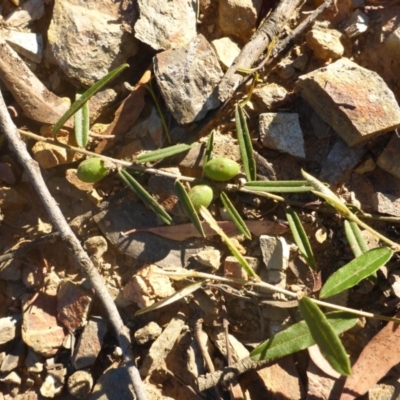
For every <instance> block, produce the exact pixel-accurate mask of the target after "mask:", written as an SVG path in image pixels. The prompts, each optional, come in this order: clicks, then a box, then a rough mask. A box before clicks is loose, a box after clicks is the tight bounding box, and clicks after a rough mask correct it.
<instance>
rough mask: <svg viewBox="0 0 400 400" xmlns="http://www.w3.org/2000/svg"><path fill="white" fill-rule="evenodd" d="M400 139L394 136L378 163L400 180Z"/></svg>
mask: <svg viewBox="0 0 400 400" xmlns="http://www.w3.org/2000/svg"><path fill="white" fill-rule="evenodd" d="M399 154H400V139H399V138H398V137H397V135H393V136H392V138H391V139H390V140H389V143H388V144H387V145H386V147H385V149H384V150H383V151H382V153H381V154H380V156H379V157H378V159H377V160H376V163H377V164H378V167H381V168H382V169H384V170H385V171H387V172H389V173H391V174H392V175H394V176H395V177H396V178H399V179H400V157H399Z"/></svg>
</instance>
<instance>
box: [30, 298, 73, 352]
mask: <svg viewBox="0 0 400 400" xmlns="http://www.w3.org/2000/svg"><path fill="white" fill-rule="evenodd" d="M28 304H29V305H28ZM24 310H25V311H24V313H23V319H22V339H23V341H24V342H25V344H26V345H28V346H29V347H31V348H32V349H33V350H35V351H36V352H38V353H39V354H42V355H44V356H47V357H51V356H52V355H54V354H55V353H56V352H57V351H58V349H59V348H60V347H61V345H62V343H63V340H64V337H65V333H64V328H63V327H62V326H61V325H60V324H59V323H58V321H57V318H56V314H57V298H56V296H49V295H47V294H45V293H39V295H38V296H37V298H36V299H35V300H34V301H33V303H29V301H25V304H24Z"/></svg>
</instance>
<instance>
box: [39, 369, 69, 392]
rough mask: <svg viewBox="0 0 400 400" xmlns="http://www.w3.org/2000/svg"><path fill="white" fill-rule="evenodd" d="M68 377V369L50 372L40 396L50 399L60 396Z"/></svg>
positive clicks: (41, 388)
mask: <svg viewBox="0 0 400 400" xmlns="http://www.w3.org/2000/svg"><path fill="white" fill-rule="evenodd" d="M66 375H67V369H66V368H53V369H51V370H50V371H48V373H47V375H46V378H45V379H44V382H43V384H42V386H41V387H40V394H41V395H42V396H44V397H49V398H53V397H56V396H57V395H59V394H60V393H61V392H62V390H63V389H64V385H65V377H66Z"/></svg>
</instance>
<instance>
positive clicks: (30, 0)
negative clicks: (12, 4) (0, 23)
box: [6, 0, 45, 28]
mask: <svg viewBox="0 0 400 400" xmlns="http://www.w3.org/2000/svg"><path fill="white" fill-rule="evenodd" d="M44 12H45V10H44V1H43V0H27V1H24V2H23V4H22V6H21V7H20V8H18V9H16V10H15V11H13V12H11V13H10V14H9V15H8V16H7V18H6V22H7V25H8V26H10V27H14V28H23V27H26V26H27V25H28V24H29V23H30V22H31V21H35V20H37V19H40V18H42V17H43V15H44Z"/></svg>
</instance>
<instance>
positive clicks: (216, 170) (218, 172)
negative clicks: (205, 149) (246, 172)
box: [204, 157, 240, 182]
mask: <svg viewBox="0 0 400 400" xmlns="http://www.w3.org/2000/svg"><path fill="white" fill-rule="evenodd" d="M239 171H240V165H239V164H238V163H237V162H235V161H233V160H231V159H229V158H226V157H219V158H214V159H213V160H210V161H209V162H208V163H207V164H206V165H205V166H204V173H205V174H206V175H207V176H208V177H209V178H210V179H213V180H214V181H220V182H222V181H229V179H232V178H233V177H235V176H236V175H237V174H238V173H239Z"/></svg>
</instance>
